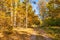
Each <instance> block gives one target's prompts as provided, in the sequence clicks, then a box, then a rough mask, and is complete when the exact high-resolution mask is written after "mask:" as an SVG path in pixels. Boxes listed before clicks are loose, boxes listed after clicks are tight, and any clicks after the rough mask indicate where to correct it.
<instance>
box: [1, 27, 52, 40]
mask: <svg viewBox="0 0 60 40" xmlns="http://www.w3.org/2000/svg"><path fill="white" fill-rule="evenodd" d="M5 33H6V32H5ZM21 34H23V35H22V36H23V37H24V38H25V36H26V35H28V36H29V35H30V36H31V35H34V36H31V38H32V39H31V38H30V37H29V38H30V39H29V40H35V38H36V36H37V37H38V36H41V37H43V38H41V37H39V38H40V39H41V40H42V39H43V40H51V38H52V37H53V36H52V35H50V34H48V33H47V32H46V31H44V30H43V29H37V28H22V27H14V28H13V33H12V34H11V35H9V33H6V34H4V33H2V32H0V40H5V39H6V40H9V39H14V40H15V37H16V39H17V38H18V39H19V40H20V39H21V37H22V36H21ZM20 36H21V37H20ZM23 37H22V38H23ZM34 37H35V38H34ZM24 38H23V40H25V39H24ZM39 38H38V40H40V39H39ZM18 39H17V40H18ZM21 40H22V39H21ZM26 40H28V39H26Z"/></svg>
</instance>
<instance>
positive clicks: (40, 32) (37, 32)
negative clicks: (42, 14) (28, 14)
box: [13, 27, 52, 40]
mask: <svg viewBox="0 0 60 40" xmlns="http://www.w3.org/2000/svg"><path fill="white" fill-rule="evenodd" d="M13 30H15V31H17V32H19V33H20V34H24V33H26V34H28V35H40V36H43V37H44V38H45V39H46V40H52V39H51V37H52V36H51V35H50V34H47V33H46V32H45V31H44V30H43V29H39V30H36V29H33V28H20V27H17V28H13Z"/></svg>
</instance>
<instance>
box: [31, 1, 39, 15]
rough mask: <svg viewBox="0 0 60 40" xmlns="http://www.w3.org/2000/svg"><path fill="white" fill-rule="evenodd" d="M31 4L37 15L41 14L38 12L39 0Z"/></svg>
mask: <svg viewBox="0 0 60 40" xmlns="http://www.w3.org/2000/svg"><path fill="white" fill-rule="evenodd" d="M30 2H31V5H32V7H33V10H35V13H36V14H39V10H38V9H39V8H38V4H37V2H38V0H31V1H30ZM34 2H36V4H34Z"/></svg>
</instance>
